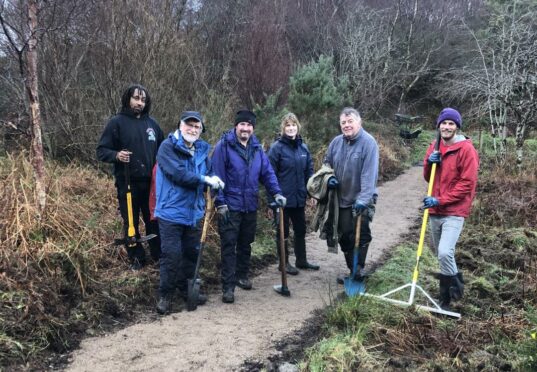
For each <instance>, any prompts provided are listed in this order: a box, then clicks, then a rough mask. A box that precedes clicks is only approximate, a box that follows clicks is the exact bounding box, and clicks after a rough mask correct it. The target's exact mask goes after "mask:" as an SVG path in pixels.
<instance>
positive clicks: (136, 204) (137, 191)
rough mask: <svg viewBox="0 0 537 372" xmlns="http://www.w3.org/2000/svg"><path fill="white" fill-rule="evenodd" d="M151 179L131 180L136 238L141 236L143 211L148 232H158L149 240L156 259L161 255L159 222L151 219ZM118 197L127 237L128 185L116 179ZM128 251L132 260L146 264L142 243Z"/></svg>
mask: <svg viewBox="0 0 537 372" xmlns="http://www.w3.org/2000/svg"><path fill="white" fill-rule="evenodd" d="M150 185H151V181H150V180H144V181H132V180H131V196H132V217H133V223H134V230H135V232H136V238H137V239H139V238H140V230H139V223H140V212H141V213H142V219H143V221H144V224H145V231H146V234H147V235H149V234H157V237H156V238H154V239H151V240H149V242H148V244H149V248H150V250H151V256H152V257H153V259H154V260H158V258H159V256H160V238H159V236H158V235H159V231H158V222H157V221H151V219H150V213H149V189H150ZM116 188H117V199H118V202H119V211H120V213H121V218H122V219H123V235H124V237H125V238H127V232H128V228H129V218H128V211H127V185H126V184H125V181H124V180H123V181H121V180H118V181H116ZM126 249H127V253H128V254H129V259H130V260H131V262H133V261H135V260H138V261H139V262H140V263H141V264H145V251H144V247H143V245H142V244H140V243H137V244H136V246H135V247H127V246H126Z"/></svg>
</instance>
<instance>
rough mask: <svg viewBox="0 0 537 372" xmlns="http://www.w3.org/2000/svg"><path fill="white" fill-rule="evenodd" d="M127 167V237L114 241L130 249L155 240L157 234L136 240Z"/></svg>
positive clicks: (127, 166)
mask: <svg viewBox="0 0 537 372" xmlns="http://www.w3.org/2000/svg"><path fill="white" fill-rule="evenodd" d="M123 164H124V165H125V184H126V186H127V193H126V195H125V197H126V199H127V221H128V227H127V237H126V238H125V239H116V240H115V241H114V244H115V245H122V244H125V245H126V246H127V247H129V248H133V247H136V244H137V243H143V242H146V241H148V240H151V239H153V238H156V237H157V235H156V234H149V235H147V236H142V237H141V238H139V239H136V229H135V228H134V213H133V210H132V191H131V177H130V168H129V163H123Z"/></svg>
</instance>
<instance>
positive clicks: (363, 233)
mask: <svg viewBox="0 0 537 372" xmlns="http://www.w3.org/2000/svg"><path fill="white" fill-rule="evenodd" d="M372 208H374V207H372ZM373 213H374V211H373ZM371 220H372V214H371V215H370V214H368V213H367V212H364V214H363V215H362V222H361V224H360V241H359V250H358V265H360V266H361V267H364V266H365V259H366V256H367V250H368V249H369V243H371V240H372V237H371V229H370V227H369V224H370V223H371ZM355 228H356V218H354V217H353V216H352V208H351V207H349V208H340V209H339V220H338V234H339V245H340V246H341V250H342V251H343V253H344V254H345V261H346V263H347V267H348V268H349V270H351V271H352V265H353V250H354V240H355V236H356V234H355V233H356V231H355Z"/></svg>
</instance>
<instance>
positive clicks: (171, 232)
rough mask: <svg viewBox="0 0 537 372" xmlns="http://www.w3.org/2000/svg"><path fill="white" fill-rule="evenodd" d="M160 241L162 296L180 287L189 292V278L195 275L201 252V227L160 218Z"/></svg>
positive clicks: (184, 291)
mask: <svg viewBox="0 0 537 372" xmlns="http://www.w3.org/2000/svg"><path fill="white" fill-rule="evenodd" d="M159 229H160V241H161V249H162V253H161V255H160V288H159V292H160V296H161V297H167V296H171V295H173V292H174V290H175V288H176V287H177V288H179V291H181V292H182V295H184V296H186V294H187V280H188V279H192V278H193V277H194V270H195V269H196V261H197V259H198V254H199V244H200V238H201V229H200V228H199V227H197V226H196V227H192V226H185V225H180V224H176V223H173V222H169V221H165V220H163V219H161V218H159Z"/></svg>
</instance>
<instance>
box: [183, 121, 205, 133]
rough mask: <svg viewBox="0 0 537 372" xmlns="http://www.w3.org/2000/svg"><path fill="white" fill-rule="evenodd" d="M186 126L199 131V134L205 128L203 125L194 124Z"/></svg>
mask: <svg viewBox="0 0 537 372" xmlns="http://www.w3.org/2000/svg"><path fill="white" fill-rule="evenodd" d="M185 125H186V126H187V127H188V128H189V129H195V130H197V131H198V132H199V131H200V130H202V129H203V126H202V125H194V124H192V123H185Z"/></svg>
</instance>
